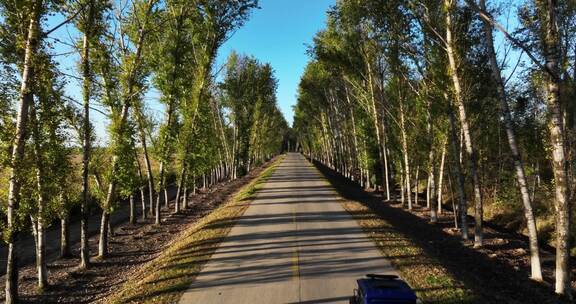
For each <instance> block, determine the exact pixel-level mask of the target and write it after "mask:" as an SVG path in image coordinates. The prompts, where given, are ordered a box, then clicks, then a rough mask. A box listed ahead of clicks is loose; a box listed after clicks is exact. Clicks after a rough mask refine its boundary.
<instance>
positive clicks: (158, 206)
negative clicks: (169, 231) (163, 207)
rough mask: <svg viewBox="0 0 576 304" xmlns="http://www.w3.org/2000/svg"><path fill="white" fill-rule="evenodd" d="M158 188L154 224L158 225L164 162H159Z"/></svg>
mask: <svg viewBox="0 0 576 304" xmlns="http://www.w3.org/2000/svg"><path fill="white" fill-rule="evenodd" d="M158 182H159V189H158V197H156V208H155V211H156V219H155V221H154V222H155V224H156V225H160V200H161V199H162V188H163V186H164V163H160V175H159V176H158Z"/></svg>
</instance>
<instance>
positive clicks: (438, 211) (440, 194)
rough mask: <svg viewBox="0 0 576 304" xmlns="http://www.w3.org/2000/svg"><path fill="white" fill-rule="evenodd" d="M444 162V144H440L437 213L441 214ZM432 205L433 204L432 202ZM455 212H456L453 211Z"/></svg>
mask: <svg viewBox="0 0 576 304" xmlns="http://www.w3.org/2000/svg"><path fill="white" fill-rule="evenodd" d="M445 161H446V142H444V143H442V156H441V157H440V171H439V172H438V196H437V198H438V207H437V213H438V214H442V191H443V187H444V164H445ZM432 204H434V202H432ZM454 211H456V210H454Z"/></svg>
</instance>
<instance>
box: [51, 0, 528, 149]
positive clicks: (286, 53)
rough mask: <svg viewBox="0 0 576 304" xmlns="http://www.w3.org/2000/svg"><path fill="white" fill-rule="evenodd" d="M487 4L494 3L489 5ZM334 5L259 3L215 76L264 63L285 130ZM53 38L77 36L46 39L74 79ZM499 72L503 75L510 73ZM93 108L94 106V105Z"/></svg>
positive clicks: (74, 92) (510, 24) (158, 108)
mask: <svg viewBox="0 0 576 304" xmlns="http://www.w3.org/2000/svg"><path fill="white" fill-rule="evenodd" d="M503 1H504V2H505V3H506V4H508V5H509V6H510V7H513V9H509V10H508V11H507V13H508V14H503V15H502V16H500V18H499V19H500V22H501V24H502V25H504V26H505V27H507V28H510V30H511V31H513V30H514V29H515V28H516V27H517V26H518V23H517V20H516V16H515V15H516V6H517V5H518V0H503ZM490 2H495V0H493V1H490ZM335 3H336V0H260V7H261V8H260V9H257V10H254V11H253V12H252V14H251V16H250V18H249V20H248V21H247V22H246V24H245V25H244V26H243V27H241V28H239V29H238V30H237V31H236V32H235V33H234V35H233V36H232V37H231V38H230V39H229V40H228V41H227V42H226V43H225V44H224V45H223V46H222V47H221V49H220V50H219V53H218V58H217V60H216V65H215V67H214V69H215V71H216V70H219V68H220V67H221V66H222V65H223V64H224V63H225V62H226V59H227V57H228V56H229V55H230V53H231V52H232V51H233V50H234V51H236V52H238V53H240V54H245V55H251V56H254V57H255V58H257V59H258V60H260V61H261V62H264V63H270V64H271V65H272V67H273V68H274V70H275V75H276V78H277V79H278V92H277V99H278V103H279V105H280V108H281V110H282V112H283V114H284V117H285V118H286V120H287V121H288V123H289V124H290V125H291V124H292V120H293V111H292V106H293V105H295V104H296V94H297V89H298V83H299V81H300V76H301V75H302V72H303V70H304V68H305V66H306V64H307V63H308V60H309V58H308V56H307V55H306V49H307V45H309V44H311V43H312V39H313V37H314V35H315V34H316V33H317V32H318V31H319V30H321V29H322V28H324V26H325V21H326V11H327V10H328V9H329V8H330V6H332V5H334V4H335ZM491 4H494V3H491ZM500 5H504V3H500ZM507 17H510V18H509V19H508V18H507ZM62 20H64V18H63V16H61V15H56V16H53V17H51V18H49V19H48V27H47V28H51V27H52V26H54V25H55V24H58V23H60V22H61V21H62ZM54 38H56V39H59V40H60V41H64V42H66V43H70V41H74V40H76V39H78V38H79V36H78V31H77V30H76V29H75V28H74V25H73V24H67V25H65V26H63V27H62V28H60V29H58V30H57V31H56V32H54V33H53V34H51V35H50V37H49V38H48V41H49V42H51V43H54V45H55V49H54V53H55V54H63V56H56V57H55V59H56V61H57V62H58V63H59V65H60V66H59V69H60V70H61V71H62V72H64V73H66V74H68V75H76V76H78V70H77V63H78V60H79V56H78V54H77V52H75V51H73V50H72V48H71V47H70V46H67V45H66V44H62V43H60V42H59V41H55V40H53V39H54ZM495 40H496V41H495V42H496V47H497V49H498V53H499V56H500V57H501V59H503V58H502V57H503V56H502V55H503V53H505V52H504V50H505V49H506V48H508V47H509V44H508V43H506V42H505V41H504V39H503V37H502V35H501V34H500V33H499V32H498V31H496V32H495ZM519 55H520V54H519V52H518V51H511V52H510V53H509V54H508V57H507V58H506V59H507V63H508V65H509V66H510V65H511V66H513V65H515V63H516V61H517V60H518V56H519ZM503 72H504V75H505V76H507V74H509V72H510V68H507V69H505V70H504V71H503ZM67 80H68V81H69V83H68V85H67V87H66V94H67V95H68V96H69V97H72V98H73V99H75V100H78V101H79V100H81V94H80V92H81V91H80V89H81V83H80V82H79V81H78V80H77V79H74V77H67ZM145 98H146V101H147V105H148V108H149V109H150V110H152V111H153V114H154V116H155V119H156V120H158V121H160V120H162V119H163V116H164V108H163V106H162V105H161V104H159V103H158V102H157V99H158V92H157V91H156V90H154V88H151V90H150V91H149V92H148V94H146V97H145ZM93 106H95V107H97V105H95V104H93ZM91 120H92V123H93V124H94V126H95V131H96V135H97V138H98V142H99V143H98V144H105V143H106V142H107V138H108V136H107V132H106V128H107V126H108V119H107V118H106V117H105V116H104V115H102V114H100V113H98V112H96V111H92V112H91Z"/></svg>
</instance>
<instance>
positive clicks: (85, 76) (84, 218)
mask: <svg viewBox="0 0 576 304" xmlns="http://www.w3.org/2000/svg"><path fill="white" fill-rule="evenodd" d="M88 15H89V19H91V18H92V17H91V16H92V4H90V5H89V13H88ZM87 23H88V25H87V32H86V33H84V39H83V42H82V62H81V65H82V99H83V101H84V113H83V114H84V117H83V122H82V133H83V134H82V140H83V143H82V196H81V199H80V213H81V215H80V264H79V267H80V269H87V268H89V267H90V246H89V244H88V203H89V199H90V197H89V192H90V183H89V180H88V178H89V177H88V174H89V172H88V170H89V163H90V144H91V143H90V135H91V132H90V131H91V130H90V96H91V90H90V89H91V77H90V43H89V41H88V40H89V35H90V34H89V32H88V31H89V30H90V27H91V25H90V24H91V21H90V20H89V21H88V22H87Z"/></svg>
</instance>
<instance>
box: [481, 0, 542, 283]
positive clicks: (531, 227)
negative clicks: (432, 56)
mask: <svg viewBox="0 0 576 304" xmlns="http://www.w3.org/2000/svg"><path fill="white" fill-rule="evenodd" d="M479 6H480V8H481V9H482V10H484V11H486V3H485V0H480V2H479ZM483 23H484V34H485V36H486V39H485V42H486V49H487V52H488V58H489V61H490V69H491V71H492V78H493V79H494V82H495V83H496V91H497V93H498V97H499V100H500V107H501V111H502V114H503V117H504V127H505V128H506V135H507V137H508V145H509V146H510V151H511V152H512V159H513V160H514V167H515V169H516V179H517V181H518V186H519V188H520V194H521V197H522V203H523V205H524V217H525V218H526V226H527V228H528V238H529V245H530V266H531V278H532V279H534V280H537V281H541V280H542V269H541V265H540V248H539V245H538V232H537V229H536V219H535V217H534V212H533V210H532V201H531V199H530V194H529V191H528V182H527V181H526V173H525V171H524V164H523V162H522V157H521V155H520V150H519V149H518V145H517V143H516V142H517V141H516V132H514V124H513V121H512V115H511V114H510V107H509V106H508V100H507V96H506V88H505V87H504V82H503V80H502V75H501V72H500V67H499V66H498V62H497V59H496V51H495V49H494V37H493V34H492V25H491V24H490V23H489V22H488V21H486V20H483Z"/></svg>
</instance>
